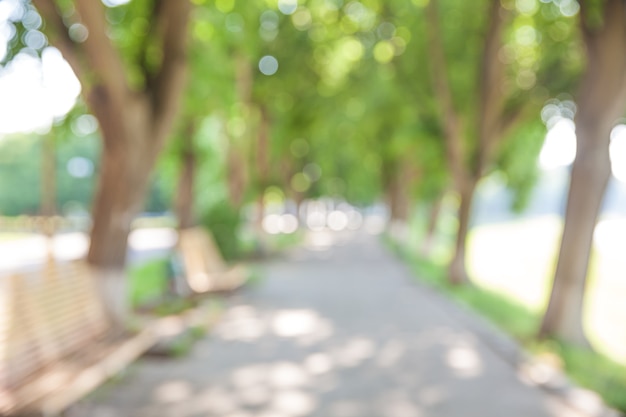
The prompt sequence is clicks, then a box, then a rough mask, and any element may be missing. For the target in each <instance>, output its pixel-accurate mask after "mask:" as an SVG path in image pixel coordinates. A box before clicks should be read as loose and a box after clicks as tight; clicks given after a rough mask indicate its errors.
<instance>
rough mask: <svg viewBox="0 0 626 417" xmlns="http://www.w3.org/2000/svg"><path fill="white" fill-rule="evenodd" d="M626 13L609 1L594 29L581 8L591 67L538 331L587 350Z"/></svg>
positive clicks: (619, 109)
mask: <svg viewBox="0 0 626 417" xmlns="http://www.w3.org/2000/svg"><path fill="white" fill-rule="evenodd" d="M625 9H626V6H625V5H624V2H623V1H621V0H608V1H607V2H606V4H605V11H604V12H605V13H604V25H603V27H601V28H598V29H592V28H591V27H589V26H588V25H587V22H586V21H585V19H586V17H587V13H588V12H587V8H586V5H585V4H584V2H583V3H581V13H580V16H581V29H582V31H583V39H584V40H585V44H586V46H587V61H588V62H587V69H586V72H585V75H584V77H583V79H582V82H581V89H580V93H579V96H578V100H577V101H578V112H577V114H576V136H577V153H576V159H575V160H574V164H573V167H572V174H571V178H570V188H569V194H568V200H567V209H566V212H565V225H564V228H563V237H562V240H561V248H560V252H559V260H558V263H557V267H556V273H555V276H554V285H553V288H552V293H551V295H550V301H549V303H548V308H547V310H546V313H545V315H544V318H543V322H542V324H541V328H540V331H539V336H540V337H557V338H559V339H561V340H566V341H568V342H571V343H575V344H579V345H582V346H588V345H589V344H588V341H587V339H586V337H585V333H584V329H583V325H582V313H583V301H584V295H585V284H586V280H587V274H588V270H589V257H590V254H591V248H592V242H593V233H594V229H595V225H596V221H597V218H598V215H599V213H600V209H601V204H602V199H603V197H604V193H605V190H606V187H607V184H608V181H609V178H610V176H611V162H610V157H609V143H610V142H609V140H610V133H611V130H612V129H613V127H614V126H615V124H616V123H617V121H618V119H619V117H620V116H622V114H623V112H624V107H625V106H624V103H625V101H626V56H625V55H624V54H623V53H622V51H624V49H626V19H625V18H624V13H625V12H626V10H625Z"/></svg>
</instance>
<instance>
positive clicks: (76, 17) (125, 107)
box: [32, 0, 191, 326]
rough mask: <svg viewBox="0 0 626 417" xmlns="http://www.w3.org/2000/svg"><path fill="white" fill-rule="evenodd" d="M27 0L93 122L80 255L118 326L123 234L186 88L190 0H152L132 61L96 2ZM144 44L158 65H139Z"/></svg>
mask: <svg viewBox="0 0 626 417" xmlns="http://www.w3.org/2000/svg"><path fill="white" fill-rule="evenodd" d="M32 2H33V4H34V5H35V7H37V10H38V11H39V13H40V14H41V16H42V17H43V18H44V20H45V23H46V24H45V25H44V30H45V32H46V35H47V36H48V39H49V40H50V42H51V44H52V45H54V46H56V47H58V48H59V50H60V51H61V52H62V53H63V56H64V58H65V59H66V60H67V61H68V63H69V64H70V66H71V67H72V69H73V70H74V73H75V74H76V76H77V77H78V79H79V80H80V82H81V86H82V91H83V94H84V95H85V98H86V102H87V104H88V106H89V108H90V110H91V111H92V112H93V114H94V116H95V117H96V118H97V119H98V122H99V124H100V129H101V133H102V140H103V145H104V146H103V151H102V163H101V171H100V178H99V184H98V188H97V191H96V196H95V199H94V203H93V226H92V233H91V245H90V248H89V253H88V255H87V260H88V262H89V263H90V264H91V265H92V266H93V267H94V270H95V271H96V275H99V276H100V278H101V279H99V280H98V283H99V284H100V285H101V286H102V294H103V298H104V305H105V306H106V307H107V308H108V309H109V315H110V316H111V319H112V320H113V322H114V323H115V324H117V325H120V326H124V324H125V323H124V322H125V319H126V317H127V315H128V306H127V302H126V300H127V296H126V292H125V291H124V287H125V280H124V273H123V269H124V264H125V260H126V248H127V238H128V233H129V232H130V225H131V222H132V220H133V218H134V217H135V215H137V214H138V213H139V211H140V209H141V205H142V202H143V199H144V196H145V193H146V190H147V186H148V182H149V178H150V172H151V169H152V166H153V165H154V161H155V160H156V157H157V155H158V154H159V152H160V151H161V149H162V148H163V145H164V143H165V141H166V139H167V137H168V135H169V133H170V130H171V127H172V125H173V123H174V119H175V117H176V114H177V112H178V108H179V106H180V100H181V97H182V92H183V90H184V88H185V84H186V79H187V78H186V72H187V57H186V54H187V26H188V25H187V24H188V21H189V16H190V12H191V2H190V1H188V0H161V1H158V2H155V3H154V5H153V6H154V8H153V10H151V14H150V16H149V17H150V18H149V19H148V22H149V23H150V27H149V28H148V30H147V31H146V33H147V36H148V37H149V39H150V42H144V43H143V45H140V49H139V50H138V51H135V53H134V54H132V55H133V57H131V56H127V58H129V59H130V60H131V61H132V60H133V58H135V60H134V61H135V62H128V60H124V59H122V56H121V51H120V49H119V48H118V45H116V44H115V42H114V41H113V39H112V38H111V37H110V36H109V32H110V28H109V23H108V22H107V16H106V14H107V11H106V8H105V6H104V4H103V3H102V2H99V1H92V0H75V1H74V2H72V4H73V7H72V8H71V9H72V11H71V12H70V13H72V14H71V15H68V14H67V11H64V10H61V9H60V8H58V7H57V5H56V2H54V1H48V0H33V1H32ZM74 21H77V22H80V24H81V25H82V26H83V27H85V28H86V31H87V32H88V33H89V36H87V37H86V38H85V39H81V40H80V41H77V40H76V39H73V38H72V37H71V36H70V35H69V33H70V32H71V31H68V26H67V24H66V23H67V22H74ZM148 47H149V48H150V55H154V56H160V57H161V59H160V62H159V63H158V65H150V66H148V65H144V64H145V60H144V58H145V57H146V56H147V55H148V53H149V51H148ZM153 48H157V49H153ZM152 52H156V53H152ZM129 64H130V66H131V67H133V68H137V69H138V70H139V71H140V73H141V75H142V76H143V80H144V81H145V82H144V85H142V86H141V87H140V88H136V86H135V85H134V83H131V82H130V81H129V77H128V71H127V68H129ZM134 78H136V77H134Z"/></svg>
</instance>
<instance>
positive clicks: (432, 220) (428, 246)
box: [421, 193, 445, 256]
mask: <svg viewBox="0 0 626 417" xmlns="http://www.w3.org/2000/svg"><path fill="white" fill-rule="evenodd" d="M444 196H445V193H441V195H440V196H438V197H437V198H436V199H435V201H434V202H433V204H432V206H431V207H430V212H429V214H428V224H427V225H426V235H425V236H424V242H423V244H422V248H421V253H422V255H423V256H430V253H431V251H432V249H433V245H434V242H435V237H436V233H437V224H438V223H439V216H440V214H441V207H442V206H443V198H444Z"/></svg>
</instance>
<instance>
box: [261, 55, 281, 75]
mask: <svg viewBox="0 0 626 417" xmlns="http://www.w3.org/2000/svg"><path fill="white" fill-rule="evenodd" d="M259 71H261V73H263V74H264V75H274V74H276V72H277V71H278V60H277V59H276V58H274V57H273V56H271V55H265V56H264V57H263V58H261V59H260V60H259Z"/></svg>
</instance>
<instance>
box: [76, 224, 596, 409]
mask: <svg viewBox="0 0 626 417" xmlns="http://www.w3.org/2000/svg"><path fill="white" fill-rule="evenodd" d="M260 268H261V270H262V275H263V277H264V280H263V282H262V283H261V284H260V285H258V286H256V287H251V288H247V289H245V290H243V291H242V292H240V293H239V294H237V295H235V296H233V297H232V298H231V299H230V300H229V303H228V304H229V305H228V308H227V311H226V313H225V316H224V318H223V320H222V321H221V322H220V324H219V325H218V326H217V328H215V329H214V331H213V332H212V333H211V334H209V335H208V336H207V337H206V338H205V339H203V340H201V341H200V342H198V343H197V345H196V346H195V347H194V349H193V351H192V352H191V354H190V355H188V356H186V357H184V358H177V359H157V358H145V359H142V360H141V361H140V362H138V363H137V364H136V365H134V366H133V367H131V369H130V370H129V372H128V375H127V376H126V378H124V379H123V380H122V381H120V382H117V383H115V384H112V385H110V386H107V387H104V388H102V389H100V390H99V391H98V392H96V393H95V394H94V395H93V396H92V397H91V398H90V399H89V400H85V401H83V402H82V403H81V404H78V405H77V406H76V407H75V408H74V409H73V410H71V412H70V413H69V415H70V416H90V417H113V416H116V417H118V416H121V417H123V416H129V417H131V416H132V417H200V416H204V417H218V416H219V417H298V416H319V417H427V416H432V417H457V416H458V417H502V416H507V417H557V416H558V417H569V416H576V417H583V416H584V415H583V414H581V413H579V412H578V411H575V410H574V409H572V408H570V407H569V406H567V405H565V403H563V402H562V401H560V400H559V399H558V398H555V397H552V396H550V395H548V394H547V393H546V392H545V391H543V390H541V389H539V388H537V387H535V386H533V385H532V384H531V383H530V382H528V381H526V380H525V378H524V377H523V376H521V375H520V373H519V372H518V371H517V370H516V369H515V367H514V366H512V364H511V362H510V359H511V355H516V354H519V352H517V351H516V347H515V346H511V344H510V342H508V341H507V340H506V338H503V339H502V340H500V341H499V340H498V338H497V337H496V338H495V339H494V338H493V337H492V336H493V335H492V334H491V330H490V329H487V328H486V326H484V323H483V322H482V321H481V320H477V319H474V318H473V316H472V314H471V313H469V312H467V311H465V310H463V309H460V308H459V307H457V306H455V305H453V304H452V303H451V302H449V301H448V300H446V299H445V298H444V297H442V296H440V295H438V294H437V293H435V292H433V291H432V290H430V289H427V288H424V287H422V286H421V285H419V284H416V283H415V282H414V280H413V279H412V278H411V276H410V273H409V272H408V271H407V270H406V269H405V268H404V266H403V265H402V264H401V263H400V262H399V261H397V260H396V259H394V258H393V257H392V256H391V255H390V254H388V253H387V252H386V251H385V250H384V249H383V248H382V247H381V244H380V243H379V241H378V240H377V238H376V237H373V236H369V235H366V234H364V233H360V232H355V233H354V234H329V233H316V234H312V235H311V236H310V239H309V241H308V242H307V245H306V246H305V247H302V248H298V249H297V250H294V251H292V252H290V253H289V254H288V255H287V256H286V257H285V258H284V259H279V260H273V261H271V262H268V263H265V264H263V265H261V267H260Z"/></svg>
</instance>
